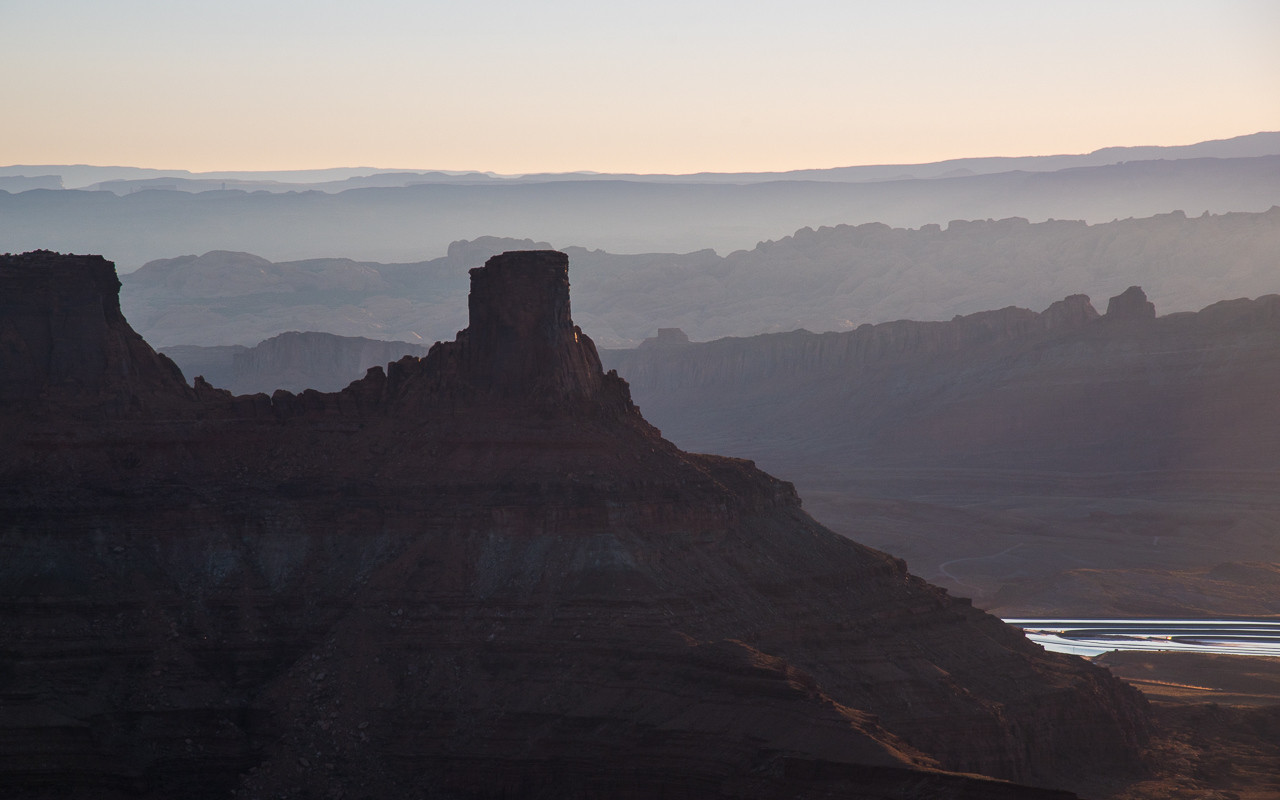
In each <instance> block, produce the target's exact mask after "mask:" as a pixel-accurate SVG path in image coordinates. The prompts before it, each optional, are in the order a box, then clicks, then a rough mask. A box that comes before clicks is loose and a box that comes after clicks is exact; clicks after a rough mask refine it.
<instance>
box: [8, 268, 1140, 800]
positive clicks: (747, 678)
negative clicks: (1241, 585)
mask: <svg viewBox="0 0 1280 800" xmlns="http://www.w3.org/2000/svg"><path fill="white" fill-rule="evenodd" d="M471 281H472V289H471V294H470V301H469V303H470V315H471V325H470V327H469V328H468V329H467V330H464V331H462V332H461V333H459V334H458V337H457V339H456V340H455V341H453V342H447V343H438V344H436V345H435V346H433V347H432V348H431V350H430V352H429V353H428V354H427V355H426V356H425V357H423V358H421V359H418V358H414V357H405V358H403V359H401V360H400V361H398V362H395V363H392V364H390V365H389V368H388V369H387V370H386V371H383V370H381V369H372V370H370V371H369V374H368V376H367V377H365V378H364V379H362V380H360V381H357V382H354V383H352V384H351V385H350V386H348V387H347V388H346V389H344V390H343V391H341V392H338V393H333V394H322V393H319V392H314V391H308V392H304V393H302V394H299V395H292V394H290V393H288V392H284V391H278V392H276V393H275V394H274V395H273V396H271V397H267V396H266V395H254V396H239V397H233V396H232V395H231V394H230V393H229V392H226V391H224V390H219V389H215V388H213V387H211V386H210V385H209V384H208V383H207V382H205V381H203V380H199V379H197V380H195V381H194V387H191V386H188V385H187V384H186V382H185V381H184V380H183V376H182V375H181V373H180V372H179V371H178V370H177V368H176V367H174V366H173V365H172V363H171V362H169V361H168V360H167V359H166V358H164V357H163V356H159V355H156V354H155V353H154V352H152V351H151V349H150V348H149V347H148V346H147V345H146V343H145V342H144V341H143V340H142V339H141V338H140V337H138V336H137V334H135V333H133V331H132V330H131V329H130V328H129V326H128V324H127V323H126V322H125V320H124V318H123V317H122V316H121V315H120V313H119V306H118V303H117V298H116V292H117V290H118V286H119V284H118V282H117V281H116V280H115V276H114V273H113V268H112V265H111V264H110V263H109V262H106V261H104V260H102V259H101V258H98V257H86V256H59V255H57V254H54V253H48V252H36V253H29V254H26V255H22V256H5V257H3V259H2V260H0V298H3V300H0V302H3V304H4V305H3V322H2V323H0V324H2V325H3V332H2V336H3V344H2V346H0V367H2V371H0V375H3V383H0V391H3V395H2V396H3V401H4V414H3V417H2V421H0V426H3V427H2V428H0V430H2V431H3V441H4V442H5V447H4V448H3V450H2V451H0V475H2V476H3V477H2V480H0V487H2V489H0V492H2V494H0V641H3V642H4V646H3V650H2V651H0V704H2V705H0V712H3V713H0V720H2V722H0V737H2V741H3V746H0V786H3V787H4V791H5V793H6V794H7V795H8V796H19V797H21V796H35V795H42V793H50V792H52V793H58V792H62V793H71V794H74V793H75V792H77V791H78V792H81V793H83V794H84V795H86V796H88V795H92V796H95V797H102V796H113V795H148V796H157V797H158V796H173V795H175V794H177V793H181V794H182V795H183V796H189V797H194V796H210V797H212V796H217V797H227V796H229V795H230V792H231V791H232V790H235V791H236V792H237V796H240V797H245V796H247V797H268V796H270V797H278V796H282V795H283V796H289V797H319V796H326V797H339V796H342V797H379V798H387V797H421V796H424V794H425V795H427V796H435V797H491V796H504V797H586V796H592V797H653V796H663V797H715V796H722V797H761V798H767V797H784V796H796V794H797V793H804V794H806V796H813V797H825V796H832V797H835V796H839V797H890V796H892V797H898V796H904V795H903V794H902V793H904V792H914V794H910V795H909V796H912V797H984V798H985V797H1041V796H1043V797H1051V796H1059V795H1058V793H1056V792H1054V791H1051V790H1038V789H1029V788H1026V787H1025V786H1024V787H1019V786H1016V785H1013V784H1008V783H1002V782H999V781H992V780H989V779H987V778H983V777H978V776H974V775H968V776H966V775H961V774H956V773H981V774H982V775H987V776H995V777H997V778H1004V779H1011V780H1014V781H1019V782H1025V783H1034V784H1039V785H1045V786H1059V787H1061V786H1066V785H1068V784H1070V783H1071V782H1072V781H1073V780H1075V779H1078V778H1080V777H1081V776H1084V775H1093V776H1098V775H1104V774H1115V773H1119V772H1128V771H1132V770H1135V769H1140V768H1141V766H1140V764H1139V761H1140V756H1139V753H1140V750H1141V748H1142V746H1143V743H1144V741H1145V738H1146V736H1147V730H1148V728H1147V726H1148V723H1147V716H1146V708H1145V705H1144V702H1143V701H1142V700H1141V698H1140V697H1139V696H1138V695H1137V694H1136V693H1135V692H1134V691H1132V690H1130V689H1128V688H1127V687H1126V686H1125V685H1123V684H1122V683H1120V682H1119V681H1118V680H1116V679H1114V678H1112V677H1111V676H1110V675H1109V674H1108V673H1107V672H1106V671H1105V670H1102V669H1100V668H1097V667H1094V666H1092V665H1090V664H1088V663H1086V662H1084V661H1083V660H1080V659H1077V658H1074V657H1068V656H1063V655H1056V654H1048V653H1045V652H1043V651H1042V650H1041V649H1040V648H1038V647H1037V646H1035V645H1032V644H1030V643H1029V642H1027V640H1026V639H1024V638H1023V637H1022V636H1021V635H1020V634H1019V633H1018V632H1017V631H1015V630H1013V629H1012V628H1010V627H1008V626H1006V625H1004V624H1003V623H1001V622H1000V621H999V620H997V619H995V618H993V617H990V616H987V615H985V614H983V613H981V612H979V611H977V610H975V609H973V608H972V607H971V606H970V605H969V604H968V603H967V602H966V601H960V600H956V599H954V598H951V597H949V596H948V595H946V594H945V593H944V592H943V591H941V590H940V589H937V588H935V587H933V586H930V585H928V584H926V583H925V582H923V581H921V580H919V579H918V578H915V577H912V576H911V575H909V574H907V572H906V571H905V567H904V565H903V563H902V562H900V561H897V560H895V559H893V558H891V557H889V556H887V555H885V554H883V553H879V552H876V551H874V550H870V549H868V548H865V547H862V546H860V545H857V544H855V543H852V542H850V541H848V540H846V539H844V538H842V537H839V536H837V535H835V534H833V533H831V532H829V531H828V530H826V529H825V528H823V527H821V526H820V525H818V524H817V523H816V522H814V521H813V520H812V519H811V518H810V517H809V516H808V515H806V514H805V513H804V512H803V511H802V510H801V508H800V501H799V499H798V498H797V496H796V494H795V492H794V490H793V488H792V487H791V485H790V484H787V483H784V482H781V481H778V480H776V479H773V478H771V477H769V476H768V475H765V474H764V473H762V472H760V471H758V470H756V469H755V468H754V467H753V465H752V464H751V463H750V462H745V461H739V460H734V459H727V458H720V457H715V456H706V455H693V454H689V453H683V452H681V451H679V450H678V449H676V448H675V447H674V446H673V445H671V444H670V443H669V442H667V441H665V440H664V439H662V437H661V436H660V434H659V432H658V431H657V430H656V429H654V428H653V427H651V426H650V425H649V424H648V423H646V422H645V421H644V419H643V418H642V417H641V416H640V414H639V411H638V410H637V408H636V407H635V406H634V405H633V404H632V402H631V400H630V395H629V390H628V387H627V384H626V383H625V382H624V381H623V380H621V379H620V378H618V377H617V376H616V374H614V373H612V372H611V373H608V374H606V373H604V372H603V371H602V369H601V367H600V361H599V358H598V356H597V353H596V350H595V347H594V345H593V344H592V342H591V340H590V339H589V338H588V337H587V336H586V335H585V334H583V333H582V332H581V331H580V330H579V329H578V328H577V327H576V326H574V325H573V322H572V320H571V317H570V308H569V283H568V265H567V258H566V257H565V256H564V255H563V254H561V253H557V252H554V251H533V252H517V253H507V254H504V255H501V256H498V257H495V258H492V259H490V260H489V262H488V263H487V264H486V266H484V267H482V268H477V269H475V270H472V272H471Z"/></svg>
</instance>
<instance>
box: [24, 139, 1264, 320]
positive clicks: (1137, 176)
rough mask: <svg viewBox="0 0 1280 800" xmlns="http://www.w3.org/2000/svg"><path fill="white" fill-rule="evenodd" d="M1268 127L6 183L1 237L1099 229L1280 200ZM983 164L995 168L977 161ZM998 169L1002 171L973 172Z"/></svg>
mask: <svg viewBox="0 0 1280 800" xmlns="http://www.w3.org/2000/svg"><path fill="white" fill-rule="evenodd" d="M1259 136H1262V137H1264V138H1263V139H1262V140H1260V142H1259V147H1260V150H1261V152H1262V153H1267V151H1270V152H1269V154H1260V155H1253V156H1250V157H1234V156H1226V157H1197V154H1198V153H1201V152H1218V153H1224V154H1229V153H1231V152H1259V148H1252V149H1239V150H1234V149H1233V148H1232V147H1230V146H1226V147H1224V148H1221V149H1213V148H1210V149H1207V150H1196V149H1195V147H1197V146H1193V147H1192V148H1189V149H1187V150H1185V151H1181V152H1178V153H1168V154H1166V155H1168V156H1172V159H1171V160H1166V159H1165V158H1161V157H1160V154H1158V153H1157V154H1153V153H1151V152H1150V151H1146V152H1139V153H1137V154H1136V155H1137V158H1139V159H1141V158H1147V159H1152V158H1154V159H1155V160H1131V161H1125V160H1123V155H1120V156H1103V157H1101V158H1100V159H1099V160H1101V161H1102V162H1104V163H1103V164H1102V165H1093V166H1081V167H1070V168H1065V169H1064V168H1056V164H1053V163H1052V159H1051V160H1050V163H1042V164H1041V165H1040V166H1041V167H1045V166H1053V167H1055V170H1054V171H1049V172H1035V171H1021V169H1020V168H1019V165H1018V163H1017V161H1018V160H1016V159H1015V160H1010V161H1009V162H1006V161H1005V160H1002V159H993V160H986V159H976V160H974V163H973V164H972V166H973V167H974V168H975V169H971V168H970V167H961V166H956V167H951V168H948V169H946V170H945V171H943V172H940V173H938V172H930V171H926V174H937V175H940V176H945V175H946V174H947V172H955V171H956V170H959V171H960V174H956V175H954V176H952V177H937V178H936V179H935V178H927V179H924V178H915V177H911V178H904V177H902V175H903V174H910V173H903V172H901V171H899V172H895V173H893V174H889V175H884V176H883V177H879V176H877V177H875V179H874V180H871V181H869V182H857V181H858V180H859V179H858V177H857V173H856V170H857V169H860V168H853V169H854V170H855V172H850V173H847V174H846V175H845V178H844V179H836V180H832V178H833V177H838V176H836V175H832V174H831V173H833V172H834V173H839V172H840V171H839V170H834V171H821V170H819V171H813V172H812V173H810V172H809V171H803V172H801V173H798V174H794V175H792V174H781V175H758V176H755V177H751V176H740V177H738V178H736V179H735V178H730V179H729V180H728V181H727V182H718V181H717V182H710V181H704V180H702V179H701V178H700V177H699V176H689V177H685V178H683V179H682V176H672V179H671V180H659V181H655V180H650V179H647V178H646V176H612V177H610V178H608V179H598V178H597V177H596V176H574V175H560V176H533V177H530V178H528V179H521V180H520V181H516V182H509V181H502V180H490V179H485V180H477V181H476V182H472V183H465V182H458V181H457V180H454V179H453V177H451V176H449V180H445V181H442V182H435V183H432V182H425V183H421V184H417V185H408V186H393V187H383V188H377V187H372V188H356V189H349V190H346V191H341V192H338V193H336V194H328V193H325V192H322V191H306V192H293V191H290V192H286V193H278V194H277V193H271V192H267V191H253V192H245V191H241V190H233V189H232V188H230V187H229V188H228V189H227V190H226V191H221V190H219V191H205V192H201V193H198V194H192V193H188V192H184V191H176V190H174V189H176V187H177V185H178V183H176V182H169V183H165V184H162V185H163V186H165V187H166V188H165V189H155V190H144V191H137V192H134V193H131V194H125V195H123V196H118V195H116V194H115V193H113V192H111V191H80V190H61V191H59V190H44V189H37V190H32V191H23V192H21V193H19V194H6V193H0V241H4V242H6V243H7V244H6V247H8V248H9V249H11V250H15V251H17V250H25V249H30V248H34V247H53V248H57V249H60V250H69V251H78V252H89V251H92V252H103V253H106V254H107V255H109V256H110V257H112V258H114V259H115V260H116V261H117V262H119V263H120V264H121V266H122V268H123V271H132V270H133V269H135V268H137V267H139V266H141V265H142V264H144V263H146V262H148V261H151V260H154V259H157V258H169V257H172V256H175V255H180V254H183V253H205V252H209V251H212V250H232V251H242V252H250V253H255V254H257V255H260V256H262V257H264V258H267V259H269V260H272V261H295V260H299V259H312V258H332V257H345V258H351V259H353V260H357V261H380V262H417V261H421V260H423V259H427V258H432V257H437V256H440V255H441V254H443V253H444V252H445V248H446V247H447V245H448V243H449V242H450V241H453V240H457V239H464V238H465V239H475V238H477V237H480V236H486V235H500V236H509V237H514V238H533V239H537V240H546V241H552V242H556V243H557V244H560V245H566V244H573V245H577V246H582V247H586V248H588V249H604V250H608V251H611V252H617V253H644V252H655V251H656V252H662V251H667V252H670V251H679V252H688V251H698V250H703V249H708V248H712V249H715V250H717V251H719V252H720V253H729V252H734V251H737V250H739V249H744V248H750V247H752V246H754V245H755V244H756V243H757V242H760V241H767V240H770V239H778V238H780V237H782V236H785V235H786V234H788V233H790V232H792V231H795V230H797V229H799V228H801V227H804V226H813V227H821V226H833V225H840V224H862V223H867V222H882V223H885V224H888V225H891V226H894V227H909V228H918V227H920V226H922V225H928V224H942V223H945V222H946V221H948V220H953V219H1003V218H1007V217H1012V216H1021V217H1025V218H1027V219H1029V220H1032V221H1035V222H1041V221H1044V220H1046V219H1079V220H1085V221H1086V222H1089V223H1100V222H1107V221H1109V220H1112V219H1125V218H1128V217H1147V216H1151V215H1153V214H1163V213H1168V212H1171V211H1174V210H1176V209H1181V210H1183V211H1185V212H1186V213H1188V214H1190V215H1192V216H1197V215H1199V214H1200V213H1202V212H1204V211H1210V212H1212V213H1215V214H1217V213H1224V212H1229V211H1250V212H1262V211H1266V210H1267V209H1269V208H1271V207H1272V206H1273V205H1276V204H1277V203H1278V202H1280V151H1277V149H1276V139H1277V137H1276V136H1275V135H1274V134H1259ZM1267 137H1269V138H1267ZM1202 144H1204V145H1209V144H1215V143H1202ZM1221 144H1224V145H1226V144H1227V143H1221ZM1188 156H1190V157H1188ZM966 161H967V160H966ZM986 161H993V162H996V165H994V166H993V165H992V164H988V165H987V166H983V165H982V163H978V162H986ZM1117 161H1118V162H1119V163H1116V162H1117ZM1010 162H1012V163H1010ZM957 163H958V162H957ZM1086 163H1087V162H1086ZM1095 163H1096V162H1095ZM1001 165H1002V166H1001ZM1027 166H1032V168H1033V169H1035V168H1036V167H1035V166H1034V165H1032V164H1028V165H1027ZM988 168H995V169H1005V170H1007V171H1001V172H991V173H989V174H972V175H967V174H963V173H964V172H965V171H966V170H967V171H971V172H979V171H985V170H986V169H988ZM23 169H25V168H23ZM873 171H874V170H873ZM817 173H823V174H817ZM862 174H864V175H866V174H870V173H862ZM797 178H798V179H797ZM406 180H408V179H407V178H406ZM424 180H429V179H424ZM850 181H854V182H850ZM975 310H976V309H975Z"/></svg>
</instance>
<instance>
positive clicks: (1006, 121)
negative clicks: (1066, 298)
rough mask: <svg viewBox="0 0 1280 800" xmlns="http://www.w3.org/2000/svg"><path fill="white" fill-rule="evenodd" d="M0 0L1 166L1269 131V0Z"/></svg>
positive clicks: (930, 153)
mask: <svg viewBox="0 0 1280 800" xmlns="http://www.w3.org/2000/svg"><path fill="white" fill-rule="evenodd" d="M462 5H463V4H459V3H432V2H386V1H385V0H384V1H383V2H366V3H362V4H359V5H357V4H350V3H316V2H309V3H303V2H257V3H249V2H241V1H240V0H228V1H227V2H219V3H202V2H188V3H181V4H177V3H161V2H154V1H151V2H128V1H127V0H126V1H124V2H119V3H112V4H105V3H100V2H87V1H86V0H81V1H80V2H59V1H58V0H46V2H38V3H37V2H25V1H22V2H19V1H15V0H0V29H2V30H4V31H5V32H6V42H5V46H4V47H3V48H0V75H3V76H4V77H3V78H0V108H3V109H4V122H3V125H0V164H67V163H89V164H115V165H131V166H146V167H159V168H166V169H189V170H193V171H207V170H278V169H308V168H318V167H332V166H357V165H359V166H374V167H403V168H412V169H479V170H491V171H495V172H501V173H527V172H541V171H569V170H596V171H602V172H694V171H747V170H751V171H757V170H786V169H798V168H810V167H834V166H845V165H852V164H871V163H913V162H924V161H936V160H941V159H945V158H956V157H966V156H983V155H1039V154H1051V153H1079V152H1088V151H1090V150H1094V149H1097V148H1099V147H1106V146H1112V145H1153V144H1154V145H1172V144H1188V143H1192V142H1196V141H1201V140H1205V139H1218V138H1226V137H1230V136H1236V135H1241V134H1246V133H1253V132H1256V131H1260V130H1280V46H1277V42H1280V4H1277V3H1274V2H1223V1H1222V0H1218V1H1217V2H1159V3H1157V2H1146V1H1145V0H1142V1H1136V2H1123V3H1116V2H1110V3H1101V2H1073V3H1055V4H1029V3H1023V2H1018V3H1015V2H970V3H952V2H946V3H944V2H916V3H911V2H902V3H892V4H890V3H879V2H877V3H850V2H812V1H808V0H803V1H798V2H790V3H786V4H783V3H750V2H738V3H727V2H683V3H674V2H667V1H666V0H661V1H655V2H648V3H644V4H638V3H637V4H631V5H625V6H616V7H613V6H607V5H606V4H600V3H587V2H562V1H561V2H543V3H536V4H535V3H502V2H476V3H471V4H467V5H466V7H465V8H464V7H461V6H462Z"/></svg>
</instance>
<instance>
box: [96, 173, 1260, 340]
mask: <svg viewBox="0 0 1280 800" xmlns="http://www.w3.org/2000/svg"><path fill="white" fill-rule="evenodd" d="M1277 199H1280V195H1278V196H1277ZM543 246H548V245H546V243H545V242H535V241H533V240H515V239H500V238H496V237H481V238H479V239H476V240H473V241H458V242H454V243H453V244H451V245H450V246H449V254H448V255H447V256H445V257H444V258H440V259H435V260H433V261H427V262H421V263H413V264H378V263H372V262H354V261H348V260H344V259H315V260H311V261H299V262H281V263H274V264H273V263H271V262H269V261H267V260H266V259H263V258H260V257H257V256H253V255H249V254H245V253H231V252H223V251H217V252H212V253H206V254H205V255H202V256H199V257H196V256H182V257H180V258H170V259H162V260H158V261H155V262H151V263H149V264H147V265H146V266H145V267H144V268H142V269H139V270H137V271H135V272H133V273H130V274H128V275H125V276H123V281H124V288H123V290H122V302H123V304H124V308H125V311H126V313H127V314H128V315H129V318H130V319H131V320H134V323H135V324H136V325H137V326H138V328H139V330H140V331H141V332H142V333H143V334H144V335H145V336H147V337H148V341H152V342H154V343H155V344H156V345H157V346H160V347H169V346H173V345H179V344H182V345H202V346H215V345H216V346H221V345H244V346H249V347H251V346H254V345H256V344H258V343H259V342H260V341H262V340H264V339H268V338H270V337H272V336H275V335H277V334H279V333H283V332H286V331H308V330H311V331H324V332H328V333H334V334H339V335H343V336H361V337H365V338H370V339H386V340H398V341H405V342H410V343H417V344H424V345H429V344H431V343H432V342H434V341H438V340H447V339H449V338H452V336H453V334H454V333H455V332H456V331H458V330H460V329H461V328H462V327H463V326H464V325H465V324H466V320H465V318H464V317H463V315H462V314H461V311H460V309H461V308H462V307H463V299H464V298H465V296H466V290H467V287H466V282H465V280H464V277H462V276H465V268H468V267H474V266H478V265H479V264H481V263H483V262H484V260H485V259H486V258H488V257H489V256H491V255H494V254H496V253H499V252H501V251H503V250H507V249H511V248H517V247H524V248H529V247H543ZM565 252H567V253H569V254H570V256H571V257H572V258H573V260H574V265H575V275H576V276H577V277H576V278H575V292H576V294H575V299H576V302H577V305H576V307H577V308H578V309H579V310H578V316H579V318H580V320H581V321H582V323H583V324H584V325H585V326H586V328H587V329H588V330H591V331H593V335H595V336H596V338H597V341H599V342H601V343H602V346H605V347H609V348H625V347H634V346H636V345H638V344H639V343H640V342H641V341H642V340H644V339H645V338H646V337H649V336H652V335H654V332H655V331H656V330H657V329H658V328H675V327H678V328H680V329H682V330H683V331H684V332H685V333H686V334H688V335H689V337H690V338H691V339H693V340H695V341H699V340H709V339H716V338H721V337H724V336H751V335H755V334H760V333H768V332H773V331H789V330H794V329H796V328H804V329H806V330H811V331H816V332H821V331H840V330H849V329H851V328H853V327H856V326H858V325H861V324H864V323H880V322H889V321H892V320H897V319H915V320H922V321H927V320H947V319H951V318H952V317H953V316H955V315H957V314H972V313H975V312H979V311H986V310H989V309H993V308H1001V307H1004V306H1008V305H1018V306H1024V307H1026V306H1030V307H1033V308H1045V307H1047V306H1048V305H1049V304H1050V303H1052V302H1054V301H1055V300H1058V299H1061V298H1062V297H1065V296H1067V295H1070V294H1075V293H1078V292H1082V291H1090V292H1095V293H1097V294H1099V295H1100V296H1103V295H1105V296H1111V295H1114V294H1119V293H1120V292H1122V291H1124V289H1125V288H1126V287H1128V286H1132V285H1140V286H1142V287H1144V290H1145V291H1146V292H1147V294H1148V295H1149V296H1150V297H1151V299H1152V301H1153V302H1155V303H1157V305H1159V307H1160V308H1161V309H1162V311H1164V312H1169V311H1196V310H1199V309H1200V308H1203V307H1204V306H1207V305H1209V304H1210V303H1214V302H1217V301H1219V300H1222V299H1225V298H1230V297H1256V296H1259V295H1263V294H1269V293H1272V292H1276V291H1280V278H1277V271H1276V265H1277V264H1280V208H1278V209H1275V210H1272V211H1268V212H1266V213H1261V214H1243V213H1231V214H1224V215H1220V216H1202V217H1194V218H1187V217H1186V216H1185V215H1183V214H1180V213H1178V214H1166V215H1161V216H1157V217H1151V218H1147V219H1134V220H1123V221H1118V222H1112V223H1103V224H1098V225H1085V224H1083V223H1079V222H1045V223H1037V224H1030V223H1028V222H1027V221H1026V220H1023V219H1016V218H1015V219H1006V220H1000V221H976V222H960V221H956V222H953V223H951V224H950V225H948V226H947V227H946V228H945V229H942V228H941V227H939V226H925V227H924V228H922V229H920V230H905V229H891V228H889V227H888V226H887V225H882V224H866V225H860V226H848V225H840V226H836V227H834V228H822V229H819V230H816V231H815V230H812V229H809V228H805V229H802V230H800V231H798V232H796V233H795V234H794V235H792V236H788V237H785V238H783V239H781V240H779V241H776V242H763V243H761V244H759V245H757V246H756V247H755V248H753V249H751V250H745V251H741V252H735V253H732V254H730V255H728V256H725V257H720V256H717V255H716V254H715V253H713V252H710V251H703V252H695V253H688V254H683V255H680V254H671V253H665V254H664V253H655V254H647V255H616V254H611V253H605V252H602V251H588V250H585V249H583V248H579V247H567V248H565Z"/></svg>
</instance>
